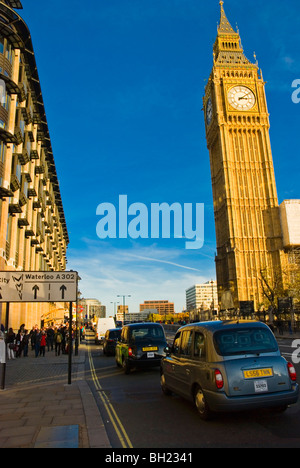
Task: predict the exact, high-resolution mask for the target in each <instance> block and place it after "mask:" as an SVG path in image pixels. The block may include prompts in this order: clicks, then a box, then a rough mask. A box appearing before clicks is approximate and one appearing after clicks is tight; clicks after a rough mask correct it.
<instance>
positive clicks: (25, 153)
mask: <svg viewBox="0 0 300 468" xmlns="http://www.w3.org/2000/svg"><path fill="white" fill-rule="evenodd" d="M14 156H17V157H18V158H19V161H20V164H22V166H24V165H25V164H27V163H28V162H29V161H30V159H29V154H28V151H27V149H26V148H23V151H22V153H14Z"/></svg>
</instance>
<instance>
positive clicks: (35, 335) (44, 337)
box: [6, 325, 75, 359]
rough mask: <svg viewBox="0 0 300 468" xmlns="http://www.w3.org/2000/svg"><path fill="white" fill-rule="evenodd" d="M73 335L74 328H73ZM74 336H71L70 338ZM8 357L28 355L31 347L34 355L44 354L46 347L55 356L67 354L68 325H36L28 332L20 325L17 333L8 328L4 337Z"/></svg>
mask: <svg viewBox="0 0 300 468" xmlns="http://www.w3.org/2000/svg"><path fill="white" fill-rule="evenodd" d="M73 335H75V330H74V329H73ZM73 338H74V336H72V339H73ZM6 346H7V356H8V359H15V358H20V357H22V356H23V357H28V351H29V349H30V348H31V350H32V351H34V353H35V357H36V358H37V357H39V356H42V357H44V356H45V353H46V349H47V350H48V352H49V351H55V356H60V355H61V354H68V348H69V327H68V325H60V326H56V327H54V326H49V327H42V328H39V327H38V326H37V325H36V326H35V327H33V328H32V330H31V331H30V332H28V330H26V329H25V325H21V327H20V329H19V331H18V333H14V331H13V329H12V328H10V329H9V330H8V333H7V337H6Z"/></svg>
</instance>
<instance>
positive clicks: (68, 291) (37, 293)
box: [0, 271, 78, 302]
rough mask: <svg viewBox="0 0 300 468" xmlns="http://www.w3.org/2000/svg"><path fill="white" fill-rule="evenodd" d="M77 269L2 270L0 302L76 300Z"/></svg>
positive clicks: (0, 274)
mask: <svg viewBox="0 0 300 468" xmlns="http://www.w3.org/2000/svg"><path fill="white" fill-rule="evenodd" d="M77 284H78V273H77V272H76V271H55V272H54V271H45V272H43V271H0V302H62V301H63V302H75V301H76V300H77Z"/></svg>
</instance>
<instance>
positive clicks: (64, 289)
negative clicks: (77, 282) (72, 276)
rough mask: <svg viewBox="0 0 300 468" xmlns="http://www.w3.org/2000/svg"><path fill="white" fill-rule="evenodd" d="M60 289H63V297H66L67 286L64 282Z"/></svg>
mask: <svg viewBox="0 0 300 468" xmlns="http://www.w3.org/2000/svg"><path fill="white" fill-rule="evenodd" d="M59 289H60V291H61V298H62V299H64V298H65V291H66V290H67V287H66V286H65V285H64V284H63V285H62V286H61V287H60V288H59Z"/></svg>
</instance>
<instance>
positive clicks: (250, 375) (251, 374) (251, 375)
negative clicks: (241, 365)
mask: <svg viewBox="0 0 300 468" xmlns="http://www.w3.org/2000/svg"><path fill="white" fill-rule="evenodd" d="M272 376H273V369H271V368H269V367H268V368H266V369H251V370H246V371H244V378H245V379H257V378H260V377H272Z"/></svg>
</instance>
